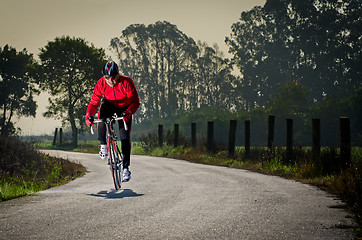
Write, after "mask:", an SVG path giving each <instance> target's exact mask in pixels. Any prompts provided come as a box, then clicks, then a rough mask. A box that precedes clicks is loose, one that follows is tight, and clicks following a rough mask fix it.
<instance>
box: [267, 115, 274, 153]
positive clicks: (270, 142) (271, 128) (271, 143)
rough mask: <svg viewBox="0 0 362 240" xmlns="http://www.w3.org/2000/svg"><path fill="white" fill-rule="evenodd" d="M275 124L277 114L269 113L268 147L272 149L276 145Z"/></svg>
mask: <svg viewBox="0 0 362 240" xmlns="http://www.w3.org/2000/svg"><path fill="white" fill-rule="evenodd" d="M274 125H275V116H273V115H269V118H268V148H269V150H271V149H272V148H273V146H274Z"/></svg>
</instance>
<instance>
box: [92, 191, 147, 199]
mask: <svg viewBox="0 0 362 240" xmlns="http://www.w3.org/2000/svg"><path fill="white" fill-rule="evenodd" d="M87 195H89V196H93V197H103V198H108V199H116V198H125V197H140V196H143V195H144V194H138V193H135V192H134V191H132V190H131V189H123V191H122V190H121V191H116V190H112V191H110V192H109V191H100V192H98V193H92V194H87Z"/></svg>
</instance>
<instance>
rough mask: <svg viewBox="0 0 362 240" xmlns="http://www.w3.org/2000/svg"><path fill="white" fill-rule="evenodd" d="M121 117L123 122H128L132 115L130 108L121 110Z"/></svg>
mask: <svg viewBox="0 0 362 240" xmlns="http://www.w3.org/2000/svg"><path fill="white" fill-rule="evenodd" d="M122 117H123V120H124V121H125V122H128V121H129V120H130V119H131V117H132V113H131V111H130V110H127V111H125V112H123V113H122Z"/></svg>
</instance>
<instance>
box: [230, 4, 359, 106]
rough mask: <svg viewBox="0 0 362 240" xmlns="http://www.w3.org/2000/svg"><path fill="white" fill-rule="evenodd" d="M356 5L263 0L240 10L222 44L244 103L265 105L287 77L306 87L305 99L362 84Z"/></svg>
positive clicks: (340, 93) (340, 92)
mask: <svg viewBox="0 0 362 240" xmlns="http://www.w3.org/2000/svg"><path fill="white" fill-rule="evenodd" d="M361 10H362V6H361V4H360V3H358V1H356V0H346V1H338V0H332V1H331V0H307V1H297V0H268V1H267V2H266V4H265V6H264V7H255V8H253V9H252V10H251V11H248V12H243V13H242V14H241V17H240V21H239V22H237V23H234V24H233V26H232V34H231V35H230V37H228V38H227V39H226V43H227V44H228V45H229V46H230V52H231V53H232V54H233V58H232V62H233V64H235V65H236V66H237V68H238V69H239V70H240V72H241V74H242V76H243V78H242V79H241V80H242V81H241V88H240V90H241V95H242V96H243V97H244V101H245V108H246V109H252V108H254V107H256V106H265V105H266V104H267V103H268V100H269V99H270V98H273V97H274V96H275V94H276V93H277V91H278V89H279V88H280V86H282V85H284V84H285V83H286V82H288V81H299V82H300V83H301V84H302V85H303V86H305V87H306V88H307V89H308V90H309V95H308V100H309V103H312V102H318V101H321V100H323V99H325V97H326V96H330V95H333V94H336V95H337V96H339V97H347V96H349V95H351V94H353V93H354V91H355V90H356V89H358V88H360V87H361V86H362V82H361V81H360V79H361V71H360V67H359V66H361V65H362V62H361V61H362V58H361V51H362V50H361V49H362V46H361V45H362V36H361V24H362V21H361V16H362V14H361V12H362V11H361Z"/></svg>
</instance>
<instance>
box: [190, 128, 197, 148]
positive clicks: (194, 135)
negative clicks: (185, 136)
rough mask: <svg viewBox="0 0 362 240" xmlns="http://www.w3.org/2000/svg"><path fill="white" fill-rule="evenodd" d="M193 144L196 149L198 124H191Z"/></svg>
mask: <svg viewBox="0 0 362 240" xmlns="http://www.w3.org/2000/svg"><path fill="white" fill-rule="evenodd" d="M191 144H192V147H196V123H191Z"/></svg>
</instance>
